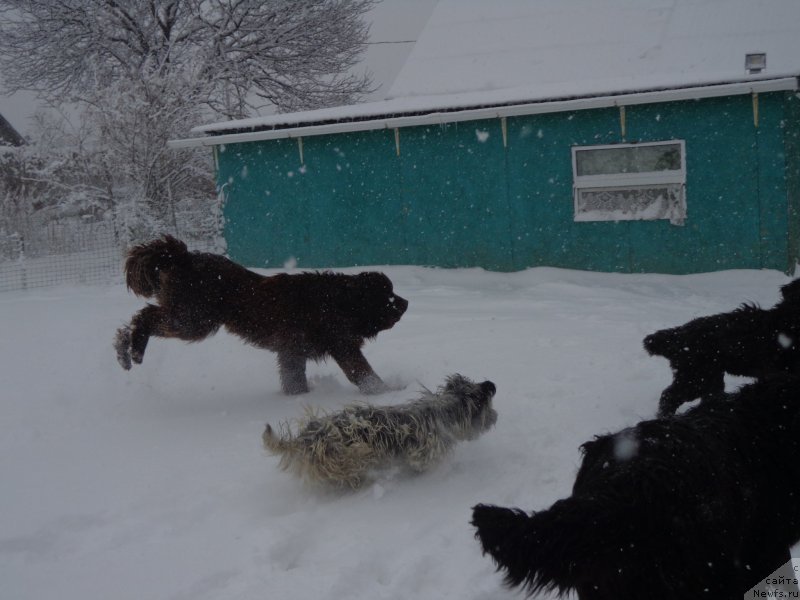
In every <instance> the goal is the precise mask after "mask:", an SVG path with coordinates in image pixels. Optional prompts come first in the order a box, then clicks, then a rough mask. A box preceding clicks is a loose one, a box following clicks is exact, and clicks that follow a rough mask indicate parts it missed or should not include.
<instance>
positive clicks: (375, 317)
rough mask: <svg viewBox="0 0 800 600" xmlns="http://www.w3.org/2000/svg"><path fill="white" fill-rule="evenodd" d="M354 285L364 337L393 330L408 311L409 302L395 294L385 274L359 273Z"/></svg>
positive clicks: (354, 277)
mask: <svg viewBox="0 0 800 600" xmlns="http://www.w3.org/2000/svg"><path fill="white" fill-rule="evenodd" d="M351 283H352V285H351V292H352V293H353V295H354V296H355V298H354V306H355V307H356V308H357V310H358V312H359V315H360V317H361V318H360V321H361V324H362V328H363V332H362V333H363V335H364V336H365V337H375V336H376V335H378V333H379V332H381V331H385V330H386V329H391V328H392V327H394V325H395V323H397V322H398V321H399V320H400V317H402V316H403V313H405V312H406V309H407V308H408V300H406V299H405V298H401V297H400V296H398V295H397V294H395V293H394V289H393V287H392V281H391V280H390V279H389V278H388V277H387V276H386V275H384V274H383V273H379V272H376V271H370V272H366V273H359V274H358V275H354V276H353V279H352V280H351Z"/></svg>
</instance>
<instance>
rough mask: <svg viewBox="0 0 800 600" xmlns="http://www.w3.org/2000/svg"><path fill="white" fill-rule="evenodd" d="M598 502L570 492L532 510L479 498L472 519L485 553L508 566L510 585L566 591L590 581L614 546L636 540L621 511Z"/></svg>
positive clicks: (500, 566) (502, 566)
mask: <svg viewBox="0 0 800 600" xmlns="http://www.w3.org/2000/svg"><path fill="white" fill-rule="evenodd" d="M598 503H599V502H598V501H597V500H595V499H594V498H584V497H571V498H566V499H564V500H559V501H558V502H556V503H555V504H553V506H552V507H551V508H550V509H548V510H545V511H541V512H535V513H532V514H531V515H528V514H526V513H525V512H523V511H522V510H520V509H517V508H503V507H500V506H489V505H485V504H479V505H477V506H475V507H474V508H473V509H472V511H473V512H472V525H474V526H475V527H476V528H477V532H476V533H475V537H476V538H478V540H479V541H480V543H481V546H482V548H483V553H484V554H489V555H491V557H492V558H493V559H494V562H495V564H496V565H497V569H498V570H503V571H505V582H506V585H508V586H510V587H517V586H520V585H522V586H524V587H525V588H526V589H527V591H528V592H529V593H531V594H533V593H535V592H538V591H541V590H546V591H553V590H557V591H558V592H559V593H560V594H566V593H567V592H568V591H570V590H574V589H575V588H576V587H577V586H578V585H580V584H581V583H585V582H586V581H588V580H589V579H590V578H591V577H592V573H593V572H595V569H594V568H593V565H596V564H597V563H598V562H600V561H602V560H603V559H604V557H606V556H607V555H608V554H609V553H610V552H616V551H618V550H619V548H620V547H623V546H624V547H629V546H630V545H631V544H632V543H633V542H632V539H631V538H632V533H631V528H630V527H626V526H625V525H624V523H625V522H626V520H625V519H623V518H622V516H623V515H615V514H614V509H613V508H612V509H611V512H609V507H606V506H598Z"/></svg>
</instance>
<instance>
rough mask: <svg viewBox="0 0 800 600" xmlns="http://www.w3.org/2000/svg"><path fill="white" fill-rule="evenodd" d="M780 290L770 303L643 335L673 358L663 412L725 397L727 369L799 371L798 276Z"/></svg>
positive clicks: (653, 350) (657, 351)
mask: <svg viewBox="0 0 800 600" xmlns="http://www.w3.org/2000/svg"><path fill="white" fill-rule="evenodd" d="M781 295H782V300H781V301H780V302H779V303H778V304H776V305H775V306H774V307H773V308H770V309H762V308H759V307H758V306H755V305H753V304H742V305H741V306H740V307H739V308H737V309H736V310H734V311H731V312H727V313H721V314H718V315H711V316H707V317H699V318H697V319H694V320H692V321H689V322H688V323H686V324H685V325H681V326H679V327H674V328H672V329H662V330H660V331H656V332H655V333H653V334H651V335H648V336H647V337H646V338H644V347H645V350H647V352H648V353H649V354H651V355H658V356H663V357H664V358H666V359H667V360H669V363H670V366H671V367H672V372H673V381H672V384H671V385H669V386H668V387H667V388H666V389H665V390H664V391H663V392H662V393H661V399H660V400H659V406H658V414H659V416H666V415H670V414H673V413H674V412H675V411H676V410H678V408H679V407H680V405H681V404H683V403H684V402H691V401H692V400H695V399H697V398H704V399H708V398H721V397H722V396H723V395H724V392H725V373H730V374H731V375H743V376H747V377H756V378H761V377H764V376H766V375H768V374H770V373H780V372H800V279H797V280H795V281H792V282H791V283H788V284H786V285H784V286H783V287H782V288H781Z"/></svg>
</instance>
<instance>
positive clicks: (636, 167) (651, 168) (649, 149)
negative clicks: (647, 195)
mask: <svg viewBox="0 0 800 600" xmlns="http://www.w3.org/2000/svg"><path fill="white" fill-rule="evenodd" d="M575 163H576V167H577V171H578V173H577V174H578V175H579V176H580V175H617V174H619V173H653V172H658V171H680V169H681V146H680V144H659V145H656V146H626V147H624V148H597V149H592V150H578V151H576V152H575Z"/></svg>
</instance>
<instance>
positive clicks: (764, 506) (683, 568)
mask: <svg viewBox="0 0 800 600" xmlns="http://www.w3.org/2000/svg"><path fill="white" fill-rule="evenodd" d="M582 451H583V454H584V457H583V462H582V464H581V467H580V470H579V471H578V474H577V477H576V480H575V484H574V487H573V492H572V496H571V497H569V498H566V499H563V500H559V501H558V502H556V503H555V504H553V506H552V507H551V508H550V509H548V510H544V511H541V512H534V513H532V514H531V515H530V516H529V515H527V514H526V513H524V512H523V511H521V510H519V509H509V508H501V507H496V506H487V505H478V506H476V507H475V508H474V509H473V520H472V524H473V525H474V526H475V527H477V533H476V537H477V538H478V539H479V540H480V542H481V544H482V547H483V551H484V553H488V554H490V555H491V556H492V557H493V558H494V560H495V562H496V563H497V565H498V569H503V570H504V571H505V573H506V582H507V584H508V585H511V586H520V585H522V586H524V587H525V588H526V589H527V591H528V592H530V593H534V592H536V591H539V590H553V589H555V590H558V591H559V592H560V593H566V592H567V591H570V590H575V591H577V593H578V597H579V598H581V600H612V599H613V600H625V599H631V600H633V599H640V598H648V599H649V600H689V599H691V600H695V599H698V598H726V599H727V598H741V597H742V594H744V593H745V592H746V591H747V590H749V589H750V588H751V587H752V586H754V585H756V584H757V583H758V582H759V581H761V580H763V579H764V578H766V577H768V576H769V575H770V574H771V573H772V572H773V571H774V570H775V569H777V568H778V567H779V566H781V565H783V564H784V563H786V562H787V561H789V560H790V555H789V549H790V547H791V546H792V545H793V544H794V543H796V542H797V541H798V539H800V460H798V459H800V379H798V378H797V377H794V376H786V375H776V376H772V377H769V378H767V379H766V380H763V381H759V382H756V383H754V384H751V385H748V386H745V387H743V388H742V389H741V390H739V391H738V392H737V393H736V394H732V395H731V396H730V397H729V398H726V399H725V400H724V401H720V402H708V403H701V404H700V405H699V406H697V407H695V408H693V409H691V410H689V411H687V412H686V413H685V414H681V415H674V416H671V417H667V418H663V419H656V420H650V421H643V422H641V423H639V424H638V425H636V426H635V427H632V428H629V429H625V430H623V431H621V432H619V433H617V434H615V435H604V436H600V437H598V438H596V439H595V440H594V441H590V442H587V443H586V444H584V445H583V446H582Z"/></svg>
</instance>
